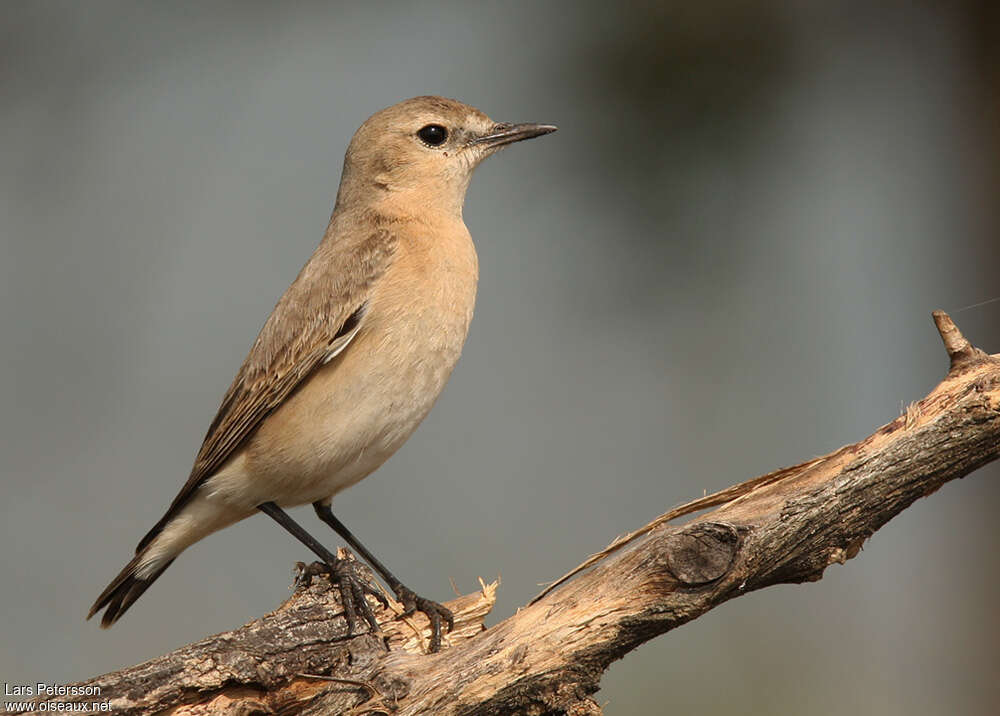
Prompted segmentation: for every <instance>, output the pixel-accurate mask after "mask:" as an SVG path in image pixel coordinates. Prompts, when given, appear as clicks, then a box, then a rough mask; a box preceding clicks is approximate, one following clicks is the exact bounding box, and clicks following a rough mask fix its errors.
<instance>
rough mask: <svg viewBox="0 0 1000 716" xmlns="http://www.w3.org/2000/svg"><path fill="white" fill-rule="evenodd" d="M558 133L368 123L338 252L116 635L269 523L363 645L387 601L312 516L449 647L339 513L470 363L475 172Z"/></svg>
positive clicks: (182, 497)
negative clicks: (161, 585) (189, 553)
mask: <svg viewBox="0 0 1000 716" xmlns="http://www.w3.org/2000/svg"><path fill="white" fill-rule="evenodd" d="M555 129H556V128H555V127H553V126H552V125H547V124H498V123H496V122H494V121H492V120H491V119H490V118H489V117H487V116H486V115H485V114H483V113H482V112H480V111H479V110H477V109H475V108H473V107H469V106H467V105H464V104H462V103H460V102H456V101H454V100H450V99H444V98H441V97H416V98H414V99H409V100H406V101H405V102H401V103H399V104H397V105H394V106H392V107H389V108H387V109H384V110H382V111H380V112H378V113H376V114H374V115H373V116H372V117H370V118H369V119H368V120H367V121H366V122H365V123H364V124H363V125H361V128H360V129H358V131H357V133H356V134H355V135H354V138H353V139H352V140H351V143H350V146H349V147H348V149H347V155H346V157H345V159H344V170H343V175H342V177H341V181H340V190H339V191H338V192H337V201H336V205H335V207H334V210H333V216H332V217H331V218H330V224H329V226H328V227H327V230H326V234H325V236H324V237H323V240H322V242H320V245H319V247H318V248H317V249H316V252H315V253H314V254H313V255H312V257H311V258H310V259H309V261H308V262H307V263H306V265H305V266H304V267H303V269H302V271H301V272H300V273H299V275H298V277H297V278H296V279H295V281H294V282H293V283H292V285H291V286H290V287H289V288H288V290H287V291H286V292H285V295H284V296H282V297H281V299H280V300H279V301H278V304H277V306H275V308H274V311H273V312H272V313H271V316H270V317H269V318H268V319H267V322H266V323H265V324H264V327H263V328H262V329H261V332H260V334H259V335H258V336H257V340H256V341H255V342H254V344H253V347H252V348H251V349H250V354H249V355H248V356H247V358H246V360H245V361H244V362H243V365H242V366H241V367H240V370H239V372H238V373H237V374H236V378H235V380H234V381H233V384H232V385H231V386H230V388H229V390H228V391H227V392H226V394H225V397H223V399H222V405H221V407H220V408H219V412H218V414H217V415H216V416H215V419H214V420H213V421H212V424H211V426H210V427H209V429H208V434H207V435H206V436H205V441H204V443H203V444H202V446H201V449H200V450H199V452H198V457H197V459H196V460H195V463H194V468H193V469H192V471H191V476H190V477H189V478H188V481H187V483H186V484H185V485H184V487H182V488H181V491H180V492H179V493H178V495H177V497H176V498H174V501H173V502H172V503H171V505H170V507H169V508H168V509H167V512H166V514H164V515H163V517H162V518H161V519H160V521H159V522H157V523H156V525H155V526H154V527H153V528H152V529H151V530H150V531H149V533H148V534H147V535H146V536H145V537H144V538H143V539H142V541H141V542H140V543H139V546H138V548H137V549H136V553H135V557H133V558H132V560H131V561H130V562H129V563H128V564H127V565H125V568H124V569H122V571H121V573H120V574H119V575H118V576H117V577H115V579H114V581H112V582H111V584H109V585H108V587H107V589H105V590H104V592H102V593H101V596H99V597H98V598H97V601H96V602H94V606H93V607H91V610H90V615H89V616H93V615H94V614H96V613H97V612H98V611H100V610H102V609H104V614H103V616H102V618H101V625H102V626H105V627H107V626H110V625H111V624H114V623H115V621H117V620H118V619H119V618H120V617H121V615H122V614H124V613H125V611H126V610H127V609H128V608H129V607H130V606H131V605H132V604H133V603H134V602H135V600H136V599H138V598H139V597H140V596H141V595H142V593H143V592H145V591H146V589H147V588H148V587H149V585H150V584H152V583H153V582H154V581H155V580H156V578H157V577H159V576H160V575H161V574H162V573H163V571H164V570H165V569H166V568H167V567H169V566H170V564H171V563H172V562H173V561H174V559H176V557H177V556H178V555H179V554H180V553H181V552H183V551H184V550H185V549H186V548H187V547H189V546H190V545H192V544H194V543H195V542H197V541H198V540H200V539H202V538H203V537H205V536H207V535H209V534H211V533H212V532H215V531H216V530H219V529H222V528H223V527H226V526H228V525H231V524H233V523H234V522H237V521H239V520H242V519H244V518H246V517H249V516H250V515H252V514H254V513H256V512H258V511H261V512H264V513H266V514H268V515H269V516H270V517H272V518H273V519H274V520H276V521H277V522H278V523H279V524H281V525H282V526H283V527H285V529H287V530H288V531H289V532H291V533H292V534H293V535H295V536H296V537H297V538H298V539H300V540H301V541H302V542H303V543H304V544H306V545H307V546H308V547H309V548H310V549H311V550H312V551H313V552H315V553H316V554H317V555H318V556H319V557H320V559H322V560H323V561H324V563H325V564H326V565H327V566H328V567H329V570H330V573H331V575H332V577H333V579H334V580H335V581H336V582H337V583H338V585H339V587H340V592H341V595H342V600H343V603H344V611H345V614H346V616H347V620H348V624H349V628H350V631H351V632H352V633H353V632H355V631H356V630H357V628H358V627H359V626H360V622H359V620H358V614H359V613H360V615H361V616H362V617H364V618H365V620H367V622H368V623H369V624H370V625H371V626H372V627H373V628H375V626H376V624H375V620H374V616H373V614H372V611H371V609H370V607H369V605H368V603H367V601H366V599H365V595H366V594H368V593H372V590H371V589H370V588H367V587H366V586H365V585H364V583H363V582H362V581H360V580H359V579H358V578H357V576H356V575H355V572H354V571H353V569H352V568H351V567H350V565H349V564H346V563H344V562H343V561H341V560H338V559H337V558H336V557H335V556H334V555H333V554H332V553H331V552H329V551H328V550H327V549H326V548H324V547H323V546H322V545H321V544H320V543H319V542H318V541H316V540H315V539H313V538H312V537H311V536H310V535H309V534H308V533H307V532H306V531H305V530H304V529H302V527H300V526H299V525H298V524H297V523H296V522H294V521H293V520H292V519H291V518H290V517H289V516H288V515H287V514H286V513H285V511H284V508H287V507H292V506H295V505H302V504H306V503H312V505H313V506H314V508H315V510H316V514H317V515H318V516H319V517H320V519H321V520H323V521H324V522H326V523H327V524H329V525H330V526H331V527H333V529H335V530H336V531H337V532H338V533H339V534H340V535H341V537H343V538H344V539H345V540H346V541H347V542H348V544H350V545H351V546H352V547H354V549H355V550H357V551H358V552H359V553H360V554H361V555H362V556H363V557H364V558H365V559H366V560H367V561H368V562H369V563H370V564H371V565H372V567H374V568H375V570H376V571H377V572H378V573H379V574H380V575H381V576H382V578H383V579H385V580H386V583H387V584H388V585H389V587H390V588H391V589H392V590H393V591H394V592H395V593H396V595H397V596H398V597H399V600H400V601H401V602H402V603H403V605H404V607H405V609H406V610H407V612H408V613H412V612H414V611H418V610H419V611H421V612H423V613H425V614H426V615H427V616H428V618H429V619H430V621H431V625H432V629H433V636H432V643H431V649H432V650H436V649H437V648H438V647H439V645H440V641H441V628H442V622H444V623H446V624H448V625H449V626H451V624H452V616H451V613H450V612H449V611H448V610H447V609H446V608H445V607H443V606H441V605H440V604H438V603H436V602H433V601H431V600H428V599H424V598H422V597H419V596H417V595H416V594H415V593H414V592H413V591H411V590H410V589H407V588H406V587H405V586H403V584H402V583H401V582H400V581H399V580H398V579H396V578H395V577H394V576H393V575H392V573H390V572H389V570H387V569H386V568H385V566H384V565H382V563H381V562H379V561H378V560H377V559H376V558H375V557H374V556H373V555H372V554H371V553H370V552H369V551H368V550H367V549H365V548H364V547H363V546H362V545H361V543H360V542H359V541H358V540H357V538H355V537H354V535H352V534H351V532H350V531H348V530H347V528H346V527H344V525H343V524H342V523H341V522H340V521H339V520H338V519H337V518H336V517H334V515H333V513H332V512H331V510H330V503H331V499H332V498H333V496H334V495H336V494H337V493H338V492H340V491H341V490H343V489H345V488H347V487H349V486H351V485H353V484H354V483H356V482H358V481H359V480H360V479H361V478H363V477H365V476H366V475H368V474H370V473H371V472H372V471H374V470H375V469H376V468H378V467H379V466H380V465H381V464H382V463H383V462H385V461H386V460H387V459H388V458H389V456H390V455H392V454H393V453H394V452H396V450H398V449H399V447H400V446H401V445H402V444H403V442H405V441H406V439H407V438H408V437H409V436H410V434H411V433H412V432H413V431H414V429H415V428H416V427H417V425H418V424H419V423H420V421H421V420H422V419H423V418H424V416H425V415H427V412H428V411H429V410H430V409H431V406H432V405H433V404H434V401H435V400H436V399H437V397H438V394H439V393H440V392H441V389H442V388H443V387H444V384H445V382H446V381H447V380H448V377H449V375H451V371H452V369H453V368H454V366H455V362H456V361H457V360H458V356H459V354H460V353H461V351H462V345H463V343H464V342H465V336H466V333H467V331H468V328H469V321H470V320H471V319H472V309H473V305H474V303H475V296H476V281H477V278H478V267H477V259H476V251H475V248H474V247H473V244H472V239H471V237H470V236H469V231H468V229H467V228H466V226H465V223H464V221H463V219H462V204H463V202H464V200H465V191H466V189H467V187H468V186H469V179H470V178H471V176H472V171H473V170H474V169H475V168H476V166H477V165H478V164H479V163H480V162H481V161H482V160H483V159H485V158H486V157H488V156H490V155H491V154H493V153H495V152H496V151H497V150H499V149H500V148H501V147H504V146H505V145H507V144H511V143H512V142H518V141H521V140H522V139H530V138H532V137H538V136H540V135H543V134H548V133H549V132H554V131H555ZM88 618H89V617H88Z"/></svg>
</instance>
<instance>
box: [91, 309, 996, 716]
mask: <svg viewBox="0 0 1000 716" xmlns="http://www.w3.org/2000/svg"><path fill="white" fill-rule="evenodd" d="M934 318H935V321H936V323H937V325H938V329H939V331H940V333H941V336H942V339H943V340H944V342H945V347H946V350H947V351H948V355H949V357H950V359H951V369H950V371H949V372H948V375H947V376H946V377H945V379H944V380H943V381H942V382H941V383H940V384H939V385H938V386H937V387H936V388H935V389H934V390H933V391H932V392H931V393H930V394H929V395H928V396H927V397H925V398H924V399H923V400H920V401H917V402H914V403H912V404H911V405H910V406H909V407H908V408H907V410H906V411H905V412H904V414H903V415H900V416H899V417H898V418H897V419H896V420H894V421H892V422H891V423H889V424H888V425H885V426H883V427H882V428H880V429H879V430H877V431H876V432H875V433H873V434H872V435H870V436H869V437H867V438H865V439H864V440H862V441H860V442H858V443H855V444H853V445H847V446H845V447H843V448H841V449H839V450H837V451H835V452H833V453H831V454H829V455H826V456H824V457H821V458H817V459H815V460H810V461H809V462H806V463H803V464H801V465H797V466H794V467H790V468H785V469H782V470H778V471H775V472H773V473H770V474H768V475H765V476H763V477H760V478H756V479H754V480H750V481H748V482H746V483H742V484H740V485H736V486H734V487H731V488H728V489H727V490H724V491H723V492H721V493H718V494H716V495H711V496H708V497H706V498H702V499H700V500H696V501H695V502H692V503H689V504H687V505H683V506H681V507H679V508H675V509H674V510H671V511H670V512H668V513H666V514H665V515H664V516H662V517H661V518H658V519H657V520H654V521H653V522H652V523H650V524H649V525H647V526H645V527H643V528H640V529H639V530H636V531H635V532H633V533H631V534H630V535H627V536H626V537H624V538H621V539H619V540H616V541H615V542H614V543H612V545H610V546H609V547H608V548H607V549H606V550H604V551H603V552H601V553H599V554H598V555H595V556H594V557H593V558H592V559H591V560H588V562H585V563H584V565H581V567H580V568H578V569H577V570H574V571H573V572H572V573H571V574H570V575H567V579H568V577H569V576H575V579H572V580H571V581H569V582H568V583H565V584H560V586H559V588H558V589H555V590H554V591H551V592H546V593H545V594H543V595H540V596H539V597H538V598H536V600H535V601H533V602H532V603H531V604H530V605H528V606H526V607H524V608H523V609H521V610H519V611H518V612H517V614H515V615H513V616H512V617H510V618H508V619H506V620H505V621H503V622H501V623H500V624H498V625H496V626H494V627H492V628H490V629H489V630H485V631H484V630H483V618H484V617H485V615H486V613H487V612H488V611H489V609H490V608H491V606H492V604H493V599H494V595H495V589H496V585H489V586H486V585H484V587H483V590H482V591H481V592H480V593H478V594H473V595H467V596H465V597H461V598H460V599H457V600H455V601H453V602H450V603H449V604H448V606H449V607H450V608H451V609H452V610H453V611H455V612H456V622H457V624H456V630H455V632H454V633H452V634H451V635H449V638H448V643H447V644H446V648H445V649H444V650H443V651H442V653H439V654H433V655H427V654H423V653H421V648H420V642H421V637H420V636H418V634H417V632H415V631H414V630H413V628H412V627H411V626H410V625H409V624H407V623H403V622H400V621H392V619H391V617H392V615H391V614H382V615H381V618H382V623H383V629H384V630H385V634H386V635H387V636H388V640H389V643H390V651H388V652H387V651H385V649H384V647H383V643H382V641H381V640H380V639H379V638H378V637H375V636H372V635H362V636H357V637H353V638H351V639H346V638H345V634H344V625H343V620H342V618H341V613H340V611H339V607H338V606H337V602H336V595H335V590H331V589H330V588H329V584H328V583H326V582H325V581H322V580H320V581H319V582H318V583H317V584H314V585H312V586H310V587H309V588H308V589H305V590H301V591H299V592H297V593H296V594H294V595H293V596H292V597H291V598H290V599H289V600H288V601H287V602H286V603H285V604H283V605H282V606H281V607H280V608H279V609H278V610H277V611H275V612H273V613H272V614H268V615H266V616H264V617H262V618H260V619H258V620H255V621H254V622H251V623H250V624H247V625H246V626H244V627H241V628H240V629H237V630H235V631H233V632H227V633H225V634H220V635H217V636H214V637H209V638H208V639H205V640H203V641H201V642H198V643H196V644H191V645H189V646H186V647H183V648H181V649H178V650H177V651H175V652H172V653H170V654H167V655H165V656H163V657H160V658H158V659H154V660H152V661H150V662H146V663H145V664H140V665H138V666H134V667H130V668H127V669H123V670H122V671H119V672H115V673H113V674H107V675H105V676H100V677H97V678H96V679H92V680H91V681H89V682H84V683H86V684H92V685H99V686H101V688H102V692H103V694H102V696H103V697H106V698H112V699H113V707H114V710H115V711H116V712H117V713H125V714H137V715H138V714H152V713H158V712H165V713H170V714H174V715H175V716H180V715H181V714H185V715H191V716H193V715H194V714H237V713H238V714H252V713H277V714H330V713H345V714H357V715H359V716H360V715H361V714H377V713H385V714H400V715H414V714H441V715H449V714H455V715H458V714H462V715H469V714H552V715H555V714H573V715H575V716H593V715H594V714H600V712H601V711H600V707H599V706H598V704H597V703H596V702H595V701H593V700H592V699H591V698H590V695H591V694H593V693H594V692H595V691H596V690H597V688H598V684H599V680H600V677H601V675H602V673H603V672H604V670H605V669H606V668H607V666H608V665H609V664H610V663H611V662H612V661H614V660H615V659H618V658H620V657H621V656H623V655H624V654H626V653H627V652H629V651H630V650H632V649H634V648H635V647H637V646H638V645H639V644H641V643H643V642H645V641H647V640H649V639H651V638H652V637H654V636H657V635H659V634H662V633H664V632H666V631H669V630H670V629H672V628H674V627H676V626H679V625H681V624H683V623H685V622H687V621H690V620H691V619H694V618H697V617H698V616H700V615H701V614H703V613H705V612H706V611H708V610H710V609H712V608H713V607H715V606H717V605H719V604H721V603H723V602H725V601H727V600H729V599H732V598H734V597H738V596H741V595H743V594H746V593H748V592H751V591H753V590H756V589H760V588H763V587H767V586H770V585H773V584H779V583H787V582H803V581H815V580H818V579H820V578H821V577H822V575H823V571H824V570H825V569H826V567H827V566H829V565H831V564H834V563H843V562H845V561H846V560H848V559H850V558H851V557H854V556H855V555H856V554H858V552H859V550H860V548H861V545H862V544H863V543H864V541H865V540H866V539H867V538H868V537H869V536H871V535H872V534H873V533H874V532H875V531H876V530H877V529H878V528H879V527H881V526H882V525H883V524H885V523H886V522H887V521H888V520H889V519H891V518H892V517H894V516H895V515H897V514H898V513H899V512H901V511H902V510H904V509H905V508H906V507H907V506H909V505H910V504H911V503H912V502H913V501H914V500H916V499H917V498H919V497H923V496H926V495H929V494H931V493H932V492H934V491H935V490H937V489H938V488H939V487H941V485H943V484H944V483H945V482H948V481H949V480H953V479H955V478H959V477H964V476H965V475H967V474H969V473H971V472H972V471H973V470H975V469H976V468H978V467H980V466H982V465H984V464H986V463H988V462H990V461H992V460H995V459H996V458H997V457H998V455H1000V356H997V355H993V356H988V355H986V354H985V353H983V352H982V351H979V350H978V349H975V348H973V347H972V346H971V344H969V343H968V341H966V340H965V339H964V337H962V335H961V333H960V332H959V331H958V329H957V328H956V327H955V325H954V324H953V323H952V321H951V319H950V318H948V316H947V315H945V314H943V313H940V312H938V313H935V316H934ZM711 506H717V509H715V510H713V511H711V512H708V513H705V514H701V515H699V516H698V517H696V518H695V519H693V520H692V521H691V522H689V523H687V524H685V525H682V526H679V527H677V526H672V525H669V524H667V522H668V521H669V519H673V518H676V517H677V516H680V515H684V514H690V513H692V512H694V511H698V510H703V509H705V508H707V507H711ZM588 567H589V569H588ZM413 625H414V626H419V627H426V619H425V618H423V617H422V616H417V617H416V618H415V619H414V622H413ZM423 638H426V630H425V631H424V632H423Z"/></svg>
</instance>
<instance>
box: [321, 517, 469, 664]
mask: <svg viewBox="0 0 1000 716" xmlns="http://www.w3.org/2000/svg"><path fill="white" fill-rule="evenodd" d="M313 508H315V510H316V515H317V516H318V517H319V518H320V519H321V520H323V521H324V522H326V523H327V524H328V525H330V527H332V528H333V529H334V530H335V531H336V532H337V534H339V535H340V536H341V537H343V538H344V540H346V541H347V544H349V545H350V546H351V547H353V548H354V551H356V552H357V553H358V554H360V555H361V556H362V557H364V558H365V560H366V561H367V562H368V564H370V565H371V566H372V567H373V568H374V569H375V571H376V572H378V573H379V575H380V576H381V577H382V579H384V580H385V583H386V584H388V585H389V588H390V589H391V590H392V591H393V592H395V594H396V597H397V598H398V599H399V601H400V602H402V603H403V610H404V611H403V614H402V616H404V617H405V616H409V615H411V614H413V613H414V612H422V613H424V614H426V615H427V618H428V619H430V622H431V643H430V647H429V648H430V651H431V652H435V651H437V650H438V649H440V648H441V631H442V629H441V625H442V622H443V623H445V624H447V625H448V630H449V631H450V630H451V629H454V628H455V617H454V616H453V615H452V613H451V610H450V609H448V608H447V607H445V606H444V605H442V604H438V603H437V602H435V601H431V600H430V599H424V598H423V597H421V596H419V595H418V594H417V593H416V592H414V591H413V590H412V589H410V588H408V587H406V586H404V585H403V583H402V582H400V581H399V580H398V579H396V577H395V576H394V575H393V574H392V572H390V571H389V570H388V569H386V567H385V565H384V564H382V563H381V562H380V561H378V559H377V558H376V557H375V555H373V554H372V553H371V552H369V551H368V550H367V549H366V548H365V546H364V545H363V544H361V542H359V541H358V538H357V537H355V536H354V535H353V534H352V533H351V531H350V530H349V529H347V527H345V526H344V523H343V522H341V521H340V520H338V519H337V518H336V517H334V515H333V511H332V510H331V509H330V505H329V503H325V502H314V503H313Z"/></svg>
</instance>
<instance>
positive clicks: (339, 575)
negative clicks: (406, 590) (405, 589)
mask: <svg viewBox="0 0 1000 716" xmlns="http://www.w3.org/2000/svg"><path fill="white" fill-rule="evenodd" d="M257 509H258V510H260V511H261V512H263V513H264V514H265V515H267V516H268V517H270V518H271V519H272V520H274V521H275V522H277V523H278V524H279V525H281V526H282V527H284V528H285V529H286V530H288V531H289V532H290V533H291V534H292V536H294V537H295V538H296V539H298V540H299V541H300V542H301V543H302V544H304V545H305V546H306V547H308V548H309V549H311V550H312V551H313V552H314V553H315V554H316V556H318V557H319V558H320V559H321V560H323V563H324V564H325V565H326V568H327V571H328V572H329V574H330V578H331V579H332V580H333V581H334V582H336V583H337V586H338V587H339V589H340V601H341V603H342V604H343V605H344V618H345V619H346V620H347V634H348V636H353V635H355V634H360V633H361V631H362V629H360V627H361V626H362V625H361V622H360V621H359V619H358V612H361V616H362V617H363V618H364V620H365V621H366V622H368V626H370V627H371V629H372V631H376V632H377V631H378V630H379V627H378V622H377V621H376V620H375V614H374V613H373V612H372V608H371V607H370V606H369V605H368V600H367V599H365V597H366V596H367V595H369V594H370V595H372V596H373V597H375V598H376V599H377V600H378V601H379V603H381V604H382V606H383V607H388V606H389V604H388V602H387V601H386V598H385V597H384V596H382V594H381V593H380V592H378V591H377V590H375V589H374V588H372V586H371V585H369V584H368V582H367V581H366V580H364V579H363V578H361V577H360V576H359V575H358V573H357V572H356V571H355V569H356V566H355V564H354V563H352V562H351V561H349V560H345V559H337V557H336V556H335V555H334V554H333V553H332V552H330V550H328V549H327V548H326V547H324V546H323V545H321V544H320V543H319V542H317V541H316V539H315V538H314V537H313V536H312V535H310V534H309V533H308V532H306V531H305V530H304V529H303V528H302V526H301V525H299V523H297V522H296V521H295V520H293V519H292V518H291V517H289V516H288V513H286V512H285V511H284V510H282V509H281V508H280V507H278V506H277V505H276V504H274V503H273V502H265V503H264V504H262V505H258V506H257Z"/></svg>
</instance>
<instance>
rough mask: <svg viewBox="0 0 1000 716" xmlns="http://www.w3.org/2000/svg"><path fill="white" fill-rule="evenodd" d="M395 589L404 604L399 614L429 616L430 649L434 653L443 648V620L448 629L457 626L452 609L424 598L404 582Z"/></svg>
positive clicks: (402, 615)
mask: <svg viewBox="0 0 1000 716" xmlns="http://www.w3.org/2000/svg"><path fill="white" fill-rule="evenodd" d="M393 591H394V592H395V593H396V597H397V598H398V599H399V601H400V602H401V603H402V605H403V613H402V614H400V615H399V616H400V618H402V617H408V616H412V615H413V614H415V613H416V612H421V613H422V614H424V615H426V616H427V618H428V619H429V620H430V622H431V643H430V645H429V646H428V651H430V652H431V653H432V654H433V653H434V652H436V651H438V650H439V649H440V648H441V634H442V629H441V624H442V621H443V622H444V623H445V624H447V625H448V631H451V630H452V629H454V628H455V616H454V615H453V614H452V613H451V610H450V609H448V607H446V606H444V605H443V604H438V603H437V602H435V601H432V600H430V599H424V598H423V597H421V596H419V595H418V594H417V593H416V592H414V591H413V590H412V589H408V588H407V587H404V586H403V585H402V584H398V585H395V586H394V587H393Z"/></svg>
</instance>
